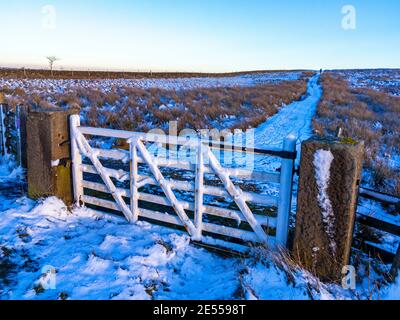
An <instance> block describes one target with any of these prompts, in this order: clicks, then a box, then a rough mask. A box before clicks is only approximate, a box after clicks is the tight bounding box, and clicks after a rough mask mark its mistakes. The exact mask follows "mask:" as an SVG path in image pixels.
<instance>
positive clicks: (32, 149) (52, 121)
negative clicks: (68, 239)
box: [27, 108, 78, 205]
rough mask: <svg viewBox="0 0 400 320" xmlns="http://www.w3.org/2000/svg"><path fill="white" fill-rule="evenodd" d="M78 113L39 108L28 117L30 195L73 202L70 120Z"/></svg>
mask: <svg viewBox="0 0 400 320" xmlns="http://www.w3.org/2000/svg"><path fill="white" fill-rule="evenodd" d="M77 113H78V110H77V109H73V110H65V109H61V108H60V109H56V108H52V109H39V110H33V111H31V112H29V114H28V118H27V160H28V161H27V167H28V174H27V175H28V194H29V197H30V198H33V199H38V198H41V197H47V196H56V197H59V198H60V199H62V200H63V201H64V202H65V203H66V204H67V205H71V204H72V203H73V193H72V180H71V154H70V143H69V141H70V138H69V123H68V118H69V116H70V115H71V114H77Z"/></svg>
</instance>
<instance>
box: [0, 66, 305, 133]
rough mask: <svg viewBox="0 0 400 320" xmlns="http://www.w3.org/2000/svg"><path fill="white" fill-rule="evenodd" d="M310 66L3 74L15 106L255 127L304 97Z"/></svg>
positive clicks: (99, 118) (148, 124) (102, 122)
mask: <svg viewBox="0 0 400 320" xmlns="http://www.w3.org/2000/svg"><path fill="white" fill-rule="evenodd" d="M310 75H311V73H307V72H274V73H266V74H249V75H241V76H236V77H226V78H186V79H142V80H135V79H117V80H71V79H68V80H57V79H46V80H43V79H36V80H35V79H0V89H2V91H3V92H4V93H6V96H5V99H6V102H7V103H8V104H9V105H11V106H13V107H14V106H16V105H23V106H25V107H31V108H38V107H45V108H53V107H55V106H57V107H63V108H68V107H71V106H73V107H80V108H81V110H82V112H81V114H82V121H83V123H84V124H88V125H91V126H101V127H108V128H116V129H125V130H131V131H132V130H134V131H148V130H150V129H153V128H157V129H159V128H162V129H164V130H165V129H167V128H168V124H169V121H177V122H178V128H179V129H183V128H195V129H204V128H219V129H220V128H242V129H247V128H249V127H256V126H258V125H259V124H260V123H262V122H264V121H265V119H267V118H268V117H269V116H271V115H273V114H275V113H276V112H277V111H278V110H279V109H280V108H281V107H282V106H284V105H287V104H290V103H291V102H293V101H295V100H298V99H300V98H301V97H302V95H303V94H304V92H305V91H306V86H307V79H308V77H309V76H310Z"/></svg>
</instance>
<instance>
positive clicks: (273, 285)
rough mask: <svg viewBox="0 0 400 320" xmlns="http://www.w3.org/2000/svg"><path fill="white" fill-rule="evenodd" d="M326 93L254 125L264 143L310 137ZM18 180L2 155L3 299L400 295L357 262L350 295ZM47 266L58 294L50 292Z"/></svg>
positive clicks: (256, 256)
mask: <svg viewBox="0 0 400 320" xmlns="http://www.w3.org/2000/svg"><path fill="white" fill-rule="evenodd" d="M320 96H321V88H320V87H319V85H318V76H316V77H313V78H312V80H311V81H310V83H309V86H308V92H307V95H306V96H305V99H303V100H302V101H297V102H294V103H292V104H291V105H289V106H286V107H284V108H282V109H281V110H280V111H279V112H278V113H276V114H275V115H274V116H273V117H271V118H270V119H268V121H266V122H265V123H264V124H263V125H261V126H260V127H258V128H257V129H256V143H257V146H260V147H262V146H265V145H275V146H278V145H280V144H281V143H282V140H283V138H284V137H286V135H287V134H289V133H294V134H296V135H297V136H298V137H299V140H304V139H306V138H308V137H309V136H310V135H311V134H312V131H311V119H312V116H313V114H314V112H315V110H316V108H317V103H318V101H319V98H320ZM274 165H275V164H274V163H273V162H271V163H268V162H267V163H266V162H260V166H263V167H272V168H273V167H274ZM20 174H21V171H20V170H15V167H14V166H13V163H12V161H10V159H8V158H7V159H1V161H0V185H1V187H0V203H1V205H0V214H1V216H2V219H1V220H0V299H369V298H371V297H372V298H374V299H378V298H388V299H389V298H390V299H400V297H399V295H400V288H399V284H397V285H393V286H390V287H386V286H383V287H380V286H375V284H377V283H379V282H381V281H382V275H381V274H377V273H375V271H374V270H375V269H368V266H366V265H362V264H361V265H359V268H358V269H359V273H358V285H357V289H356V290H344V289H343V288H342V287H341V286H340V285H339V284H322V283H320V282H319V281H318V280H317V279H316V278H315V277H313V276H312V275H310V274H309V273H308V272H306V271H304V270H302V269H301V268H299V267H297V266H295V265H294V264H293V262H291V261H290V260H289V259H287V258H285V257H284V256H283V255H280V254H272V253H270V252H267V251H266V250H265V249H253V250H252V251H251V252H250V255H249V257H246V258H244V257H241V258H239V257H235V256H233V257H226V256H221V255H218V254H215V253H212V252H209V251H206V250H205V249H202V248H199V247H196V246H194V245H193V244H191V243H190V240H189V238H188V236H187V235H186V234H184V233H182V232H180V231H176V230H170V229H166V228H164V227H160V226H154V225H150V224H148V223H145V222H140V223H138V224H137V225H131V224H128V223H127V222H125V221H124V220H121V219H119V218H117V217H112V216H108V215H104V214H99V213H97V212H94V211H92V210H89V209H85V208H74V209H72V210H71V211H70V210H68V209H67V208H66V206H65V205H64V204H63V203H62V202H61V201H60V200H58V199H56V198H48V199H44V200H42V201H39V202H35V201H32V200H29V199H27V198H26V197H25V196H23V194H22V192H17V190H18V188H16V186H18V185H19V184H20V179H19V176H20ZM372 262H373V261H372ZM49 268H50V270H54V273H52V274H51V276H52V277H54V281H53V285H54V288H53V289H51V288H50V289H48V288H45V287H44V285H45V284H48V282H47V281H46V280H48V278H47V277H48V276H49V275H48V274H45V271H47V270H49ZM371 284H372V285H371Z"/></svg>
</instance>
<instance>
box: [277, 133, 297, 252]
mask: <svg viewBox="0 0 400 320" xmlns="http://www.w3.org/2000/svg"><path fill="white" fill-rule="evenodd" d="M296 141H297V139H296V137H295V136H293V135H289V136H288V137H287V138H286V139H285V141H284V143H283V151H288V152H296ZM294 161H295V159H282V166H281V179H280V191H279V205H278V221H277V225H276V239H277V244H278V245H280V246H281V247H286V245H287V240H288V233H289V216H290V210H291V206H292V187H293V169H294Z"/></svg>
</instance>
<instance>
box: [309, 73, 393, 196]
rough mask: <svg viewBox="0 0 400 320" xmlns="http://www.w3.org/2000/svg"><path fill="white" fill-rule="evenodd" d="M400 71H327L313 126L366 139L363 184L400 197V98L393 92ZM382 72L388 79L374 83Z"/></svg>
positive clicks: (331, 133) (322, 80)
mask: <svg viewBox="0 0 400 320" xmlns="http://www.w3.org/2000/svg"><path fill="white" fill-rule="evenodd" d="M398 74H399V72H398V71H397V70H383V71H382V70H375V71H372V70H371V71H347V72H327V73H325V74H324V75H323V76H322V78H321V84H322V87H323V91H324V94H323V96H322V99H321V102H320V103H319V106H318V111H317V114H316V117H315V119H314V129H315V130H317V131H319V132H320V133H321V134H323V135H334V134H335V132H336V129H337V128H338V127H341V128H342V129H343V135H344V136H345V137H352V138H354V139H360V140H363V141H364V142H365V145H366V157H365V168H366V169H367V170H365V171H364V177H363V178H364V181H363V185H369V186H371V187H373V188H375V189H380V190H381V191H383V192H388V193H391V194H395V195H399V196H400V178H399V177H400V171H399V170H400V169H399V168H400V138H399V137H400V122H399V115H400V97H399V96H396V95H393V94H390V92H394V91H396V90H397V91H399V90H400V82H396V81H397V80H396V79H397V77H398ZM370 75H371V78H370ZM383 75H385V77H387V81H386V82H384V81H383V80H382V82H380V84H379V86H375V85H374V84H373V83H374V81H375V80H374V79H376V78H379V77H381V76H382V77H383ZM358 77H361V79H360V78H358ZM368 79H369V80H368ZM364 80H365V81H366V82H364ZM367 80H368V81H367ZM384 88H386V89H390V90H389V91H390V92H389V91H385V90H383V89H384Z"/></svg>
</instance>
